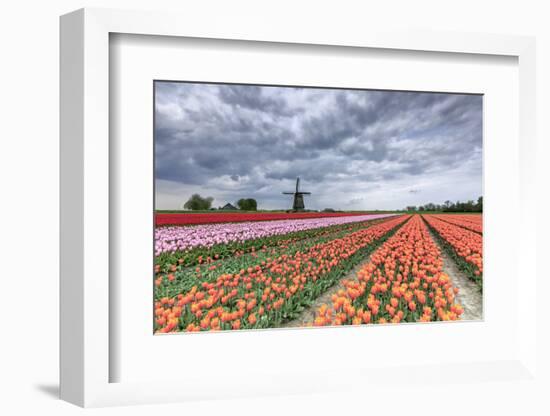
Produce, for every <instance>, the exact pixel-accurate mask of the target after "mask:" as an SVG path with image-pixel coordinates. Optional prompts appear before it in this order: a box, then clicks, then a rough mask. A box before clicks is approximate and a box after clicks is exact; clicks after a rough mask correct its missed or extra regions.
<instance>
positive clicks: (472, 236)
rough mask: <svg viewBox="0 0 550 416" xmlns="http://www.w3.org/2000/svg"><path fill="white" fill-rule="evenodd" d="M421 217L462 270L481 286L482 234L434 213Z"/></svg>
mask: <svg viewBox="0 0 550 416" xmlns="http://www.w3.org/2000/svg"><path fill="white" fill-rule="evenodd" d="M423 218H424V220H425V221H426V223H427V224H428V225H429V227H430V228H431V229H432V230H433V231H434V232H435V233H436V235H437V237H438V238H439V240H440V241H441V243H442V245H443V247H444V248H445V249H446V250H447V251H448V252H449V254H450V255H451V256H452V257H453V258H454V260H455V262H456V263H457V264H458V266H459V267H460V268H461V269H462V271H464V272H465V273H466V274H467V275H468V277H469V278H470V279H472V280H473V281H475V282H476V283H478V285H480V287H481V284H482V280H483V236H482V235H481V234H479V233H476V232H474V231H470V230H467V229H465V228H463V227H461V226H458V225H454V224H451V223H449V222H447V221H443V220H441V219H440V218H438V217H437V216H435V215H423Z"/></svg>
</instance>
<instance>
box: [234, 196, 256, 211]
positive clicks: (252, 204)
mask: <svg viewBox="0 0 550 416" xmlns="http://www.w3.org/2000/svg"><path fill="white" fill-rule="evenodd" d="M237 206H238V207H239V209H241V210H243V211H256V210H257V209H258V203H257V202H256V200H255V199H252V198H246V199H245V198H241V199H239V200H238V201H237Z"/></svg>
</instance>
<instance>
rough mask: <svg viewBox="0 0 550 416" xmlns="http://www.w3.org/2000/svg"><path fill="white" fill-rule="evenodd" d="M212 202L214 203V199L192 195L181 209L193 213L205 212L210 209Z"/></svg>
mask: <svg viewBox="0 0 550 416" xmlns="http://www.w3.org/2000/svg"><path fill="white" fill-rule="evenodd" d="M212 201H214V198H212V197H211V196H209V197H206V198H203V197H202V196H200V195H199V194H193V195H191V198H189V199H188V200H187V202H186V203H185V204H183V207H184V208H185V209H190V210H193V211H198V210H206V209H210V207H211V206H212Z"/></svg>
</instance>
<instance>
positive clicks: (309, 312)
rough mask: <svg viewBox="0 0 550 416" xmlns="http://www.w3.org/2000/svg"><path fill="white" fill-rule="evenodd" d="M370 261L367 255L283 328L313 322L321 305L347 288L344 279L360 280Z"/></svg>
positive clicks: (329, 301)
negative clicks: (360, 275)
mask: <svg viewBox="0 0 550 416" xmlns="http://www.w3.org/2000/svg"><path fill="white" fill-rule="evenodd" d="M375 251H376V250H375ZM369 261H370V255H369V256H367V257H366V258H365V259H364V260H362V261H361V262H360V263H359V264H357V265H356V266H355V267H354V268H353V269H351V270H350V272H349V273H348V274H347V275H345V276H344V277H342V279H340V281H339V282H338V283H336V284H335V285H334V286H332V287H331V288H330V289H328V290H327V291H326V292H325V293H323V294H322V295H321V296H319V297H318V298H317V299H315V301H314V302H313V304H312V305H311V306H310V307H308V308H306V309H305V310H304V311H303V312H302V313H301V314H300V316H299V317H298V318H296V319H293V320H292V321H289V322H287V323H285V324H283V325H281V328H298V327H304V326H306V324H307V323H310V322H313V320H314V319H315V313H316V312H317V310H318V309H319V308H320V307H321V305H322V304H323V303H326V304H327V305H330V304H331V302H332V300H331V297H332V295H334V294H335V293H336V292H338V291H339V290H340V289H345V287H344V285H343V284H342V280H351V281H357V280H358V279H357V273H358V272H359V270H361V268H362V267H364V266H365V265H366V264H368V263H369Z"/></svg>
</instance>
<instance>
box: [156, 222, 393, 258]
mask: <svg viewBox="0 0 550 416" xmlns="http://www.w3.org/2000/svg"><path fill="white" fill-rule="evenodd" d="M392 215H395V214H371V215H352V216H341V217H329V218H313V219H303V220H279V221H258V222H240V223H227V224H205V225H196V226H188V227H159V228H156V229H155V255H156V256H158V255H160V254H162V253H165V252H175V251H185V250H189V249H192V248H194V247H212V246H214V245H218V244H228V243H232V242H238V243H240V242H243V241H247V240H254V239H258V238H264V237H270V236H273V235H283V234H288V233H292V232H296V231H304V230H311V229H315V228H323V227H329V226H331V225H338V224H349V223H353V222H363V221H370V220H374V219H377V218H385V217H388V216H392Z"/></svg>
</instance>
